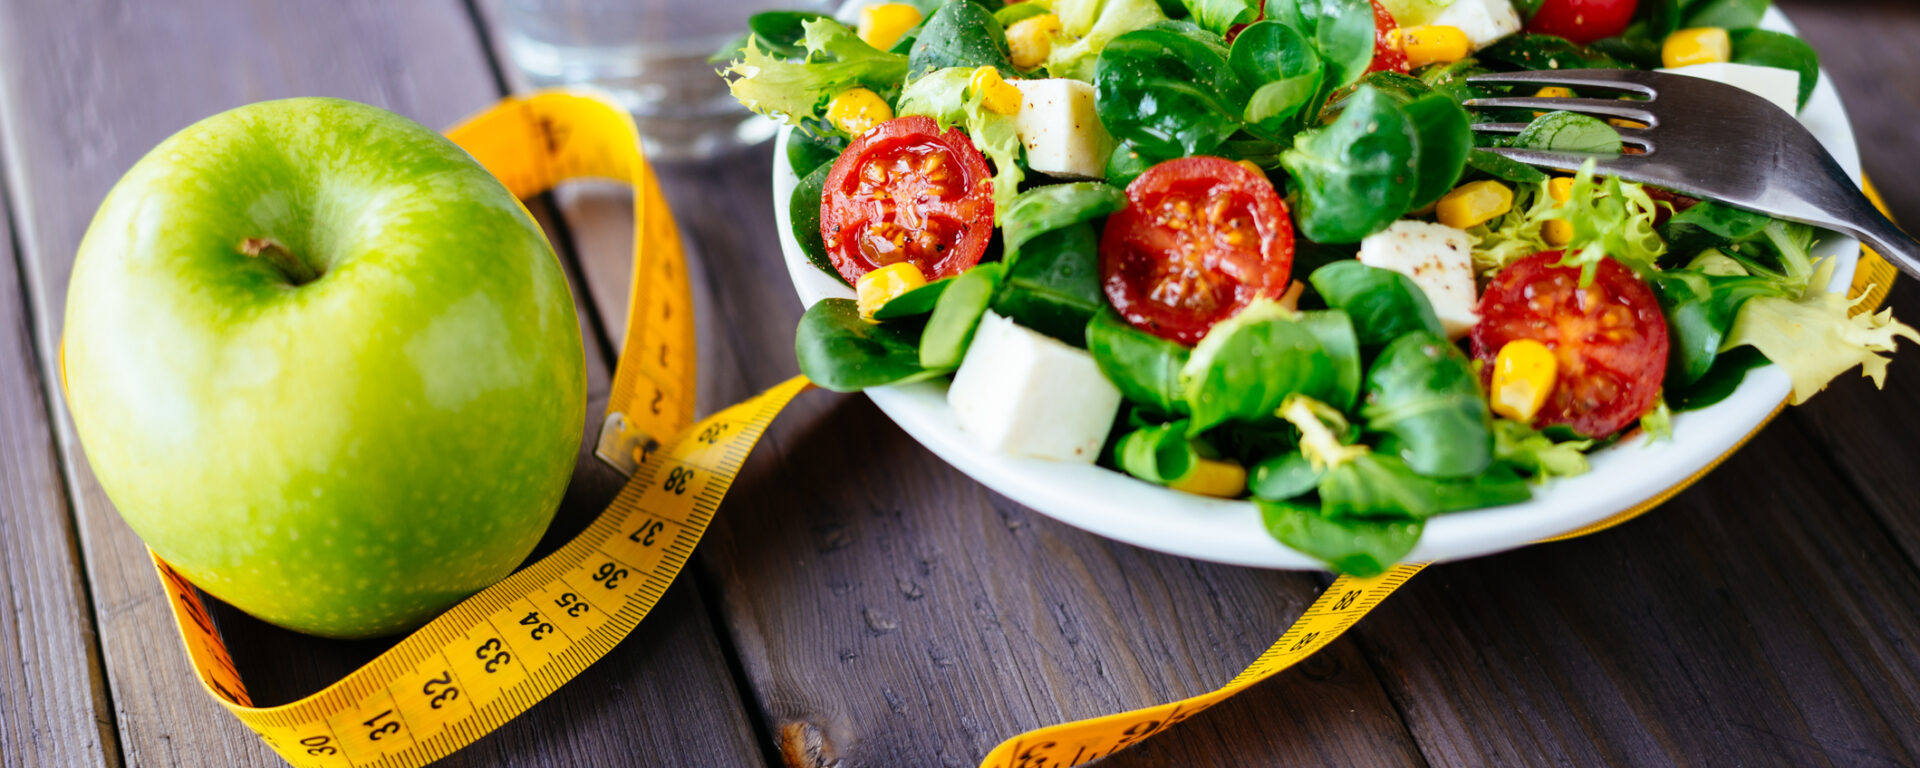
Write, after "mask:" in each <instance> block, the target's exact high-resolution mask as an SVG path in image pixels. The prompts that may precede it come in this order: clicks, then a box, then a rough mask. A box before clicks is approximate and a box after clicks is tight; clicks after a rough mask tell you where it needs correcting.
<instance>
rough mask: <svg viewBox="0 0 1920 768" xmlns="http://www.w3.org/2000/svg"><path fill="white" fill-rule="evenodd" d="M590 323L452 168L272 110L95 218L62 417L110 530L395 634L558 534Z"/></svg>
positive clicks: (326, 107)
mask: <svg viewBox="0 0 1920 768" xmlns="http://www.w3.org/2000/svg"><path fill="white" fill-rule="evenodd" d="M250 238H270V239H272V240H274V241H277V242H278V243H280V244H283V245H284V251H283V252H282V253H290V254H292V255H293V257H294V258H297V259H299V260H300V262H301V263H302V264H304V265H306V266H307V267H308V268H311V269H314V270H315V271H317V272H318V273H319V277H318V278H317V279H314V280H312V281H311V282H308V283H306V284H303V285H295V281H294V280H293V279H291V278H290V277H289V273H288V272H287V271H286V270H284V269H282V268H279V267H277V266H276V265H275V264H274V263H272V261H273V260H272V258H270V257H271V256H273V255H274V254H273V253H271V252H269V253H267V254H265V255H264V256H249V255H246V254H245V253H243V252H242V249H243V243H244V242H245V241H247V240H248V239H250ZM577 322H578V321H577V320H576V318H575V314H574V303H573V297H572V295H571V293H570V289H569V288H568V286H567V281H566V277H565V275H564V274H563V273H562V271H561V268H560V265H559V263H558V261H557V260H556V259H555V257H554V254H553V248H552V246H550V245H549V244H548V243H547V240H546V235H545V234H544V233H542V232H541V230H540V226H539V225H538V224H537V223H535V222H534V221H533V219H532V218H531V217H530V216H528V215H527V213H526V209H525V208H524V207H522V206H521V205H520V202H519V201H518V200H516V199H514V197H513V195H512V194H511V193H509V192H508V191H507V189H506V188H505V187H504V186H502V185H501V184H500V182H499V181H498V180H496V179H495V178H494V177H493V176H492V175H491V174H489V173H488V172H487V171H486V169H485V168H482V167H481V166H480V164H479V163H477V162H475V161H474V160H473V159H472V158H471V157H470V156H468V155H467V154H466V152H465V151H463V150H461V149H460V148H459V147H458V146H456V145H454V144H453V143H452V142H450V141H448V140H447V139H446V138H445V137H443V136H441V135H440V134H439V133H437V132H435V131H433V130H431V129H428V128H426V127H424V126H422V125H420V124H418V123H415V122H413V121H410V120H408V119H406V118H404V117H401V116H399V115H396V114H393V113H391V112H387V111H385V110H381V109H378V108H375V107H371V106H367V105H364V104H358V103H355V102H350V101H342V100H337V99H319V98H305V99H286V100H282V101H268V102H262V103H258V104H252V105H249V106H245V107H240V108H238V109H234V110H231V111H228V112H224V113H221V114H218V115H214V116H213V117H209V118H207V119H205V120H202V121H200V122H198V123H195V124H194V125H192V126H189V127H187V128H186V129H184V130H182V131H180V132H179V133H177V134H175V135H174V136H172V137H171V138H168V139H167V140H166V141H164V142H162V143H161V144H160V145H159V146H157V147H155V148H154V149H153V151H151V152H149V153H148V154H147V156H146V157H145V158H142V159H141V160H140V162H139V163H137V164H135V165H134V166H133V168H132V169H131V170H129V171H128V172H127V174H126V176H124V177H122V178H121V180H120V182H119V183H118V184H116V185H115V186H114V188H113V190H112V191H111V192H109V193H108V195H107V198H106V200H105V202H103V203H102V204H101V206H100V210H99V212H98V213H97V214H95V216H94V219H93V223H92V225H91V226H90V227H89V228H88V229H87V234H86V237H85V239H84V240H82V242H81V244H80V252H79V255H78V257H77V259H76V261H75V263H74V269H73V278H72V283H71V286H70V287H69V289H68V297H67V313H66V339H65V345H64V357H65V362H64V368H65V377H66V385H67V399H68V404H69V406H70V408H71V410H72V413H73V419H74V424H75V426H76V428H77V429H78V432H79V435H80V440H81V442H82V444H83V446H84V447H85V449H86V453H87V458H88V461H89V462H90V464H91V465H92V467H93V471H94V473H95V475H97V476H98V477H99V480H100V484H101V485H102V486H103V487H104V488H105V489H106V492H107V495H108V496H109V497H110V498H111V499H112V500H113V503H114V505H115V506H116V507H118V508H119V511H120V514H121V516H122V517H123V518H125V519H126V521H127V524H128V525H130V526H131V527H132V528H133V530H134V532H136V533H138V534H139V535H140V538H141V539H143V540H145V542H146V543H147V545H148V546H149V547H152V548H153V550H154V551H155V552H157V553H159V555H160V556H161V557H163V558H165V559H166V560H167V561H168V562H170V563H172V564H173V565H174V567H175V568H177V569H178V570H179V571H180V572H181V573H182V574H183V575H185V576H186V577H187V578H188V579H189V580H191V581H192V582H193V583H194V584H196V585H198V586H199V587H200V588H202V589H204V590H206V591H207V592H208V593H210V594H212V595H214V596H215V597H218V598H220V599H221V600H224V601H226V602H227V603H229V604H231V605H233V606H234V607H236V608H239V609H240V610H242V611H246V612H247V613H249V614H252V615H254V616H256V617H259V618H261V619H263V620H266V621H268V622H271V623H273V624H277V625H279V626H282V627H286V628H288V629H293V630H297V631H300V632H306V633H310V634H315V635H322V636H327V637H340V638H362V637H375V636H381V635H389V634H393V633H396V632H400V631H404V630H407V629H410V628H413V627H416V626H418V625H420V624H422V623H424V622H426V621H427V620H429V619H431V618H432V617H433V616H435V615H436V614H438V613H440V612H441V611H444V610H445V609H447V608H448V607H450V606H452V605H453V604H455V603H457V602H458V601H460V600H461V599H463V598H465V597H467V596H469V595H471V594H473V593H474V592H476V591H479V590H481V589H483V588H485V587H487V586H488V585H491V584H493V583H494V582H496V581H498V580H500V579H501V578H503V577H505V576H506V575H507V574H508V573H510V572H511V571H512V570H513V569H514V568H515V567H516V566H517V565H519V564H520V562H521V561H522V560H524V559H525V558H526V557H527V555H528V553H530V552H531V551H532V550H533V547H534V544H535V543H536V542H538V540H539V539H540V536H541V534H542V533H543V532H544V531H545V530H546V528H547V525H548V523H550V522H551V521H552V519H553V514H554V511H555V510H556V508H557V507H558V506H559V503H560V498H561V496H562V494H563V493H564V492H565V490H566V487H567V482H568V480H569V479H570V477H571V476H572V471H573V465H574V457H575V455H576V452H577V451H578V449H579V446H580V436H581V431H582V429H583V425H584V422H585V409H586V383H585V381H586V373H585V366H584V357H583V355H584V352H583V349H582V347H581V341H580V329H579V326H578V324H577Z"/></svg>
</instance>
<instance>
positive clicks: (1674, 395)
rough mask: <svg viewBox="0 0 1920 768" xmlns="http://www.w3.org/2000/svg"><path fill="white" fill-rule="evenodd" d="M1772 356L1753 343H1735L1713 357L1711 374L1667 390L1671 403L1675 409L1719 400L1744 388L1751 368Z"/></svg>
mask: <svg viewBox="0 0 1920 768" xmlns="http://www.w3.org/2000/svg"><path fill="white" fill-rule="evenodd" d="M1770 362H1772V361H1770V360H1768V359H1767V356H1766V355H1763V354H1761V353H1760V350H1757V349H1754V348H1753V347H1734V348H1733V349H1729V350H1727V351H1726V353H1725V354H1722V355H1720V357H1719V358H1718V359H1716V360H1714V361H1713V367H1712V368H1710V369H1708V370H1707V375H1705V376H1702V377H1700V380H1699V381H1696V382H1694V383H1693V386H1690V387H1686V388H1684V389H1680V390H1668V391H1667V392H1666V394H1665V397H1666V399H1667V406H1668V407H1670V408H1672V409H1673V410H1674V411H1676V412H1678V411H1697V410H1699V409H1701V408H1705V407H1707V406H1710V405H1714V404H1716V403H1719V402H1720V401H1722V400H1725V399H1727V398H1728V397H1729V396H1731V395H1732V394H1733V392H1734V390H1736V389H1739V388H1740V382H1742V381H1744V380H1745V379H1746V377H1747V372H1748V371H1751V370H1753V369H1755V368H1759V367H1760V366H1763V365H1767V364H1769V363H1770Z"/></svg>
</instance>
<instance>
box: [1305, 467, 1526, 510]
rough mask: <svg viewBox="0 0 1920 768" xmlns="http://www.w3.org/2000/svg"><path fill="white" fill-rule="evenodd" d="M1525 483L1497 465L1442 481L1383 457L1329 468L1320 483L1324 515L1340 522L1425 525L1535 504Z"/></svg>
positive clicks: (1510, 471)
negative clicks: (1473, 512)
mask: <svg viewBox="0 0 1920 768" xmlns="http://www.w3.org/2000/svg"><path fill="white" fill-rule="evenodd" d="M1532 496H1533V492H1532V490H1530V489H1529V488H1527V481H1526V478H1523V477H1521V476H1520V474H1519V473H1518V472H1515V471H1514V470H1513V469H1512V468H1511V467H1506V466H1501V465H1494V466H1492V467H1490V468H1488V469H1487V471H1486V472H1484V473H1482V474H1479V475H1478V476H1475V477H1469V478H1465V479H1460V480H1442V479H1437V478H1432V477H1426V476H1423V475H1421V474H1419V473H1417V472H1414V471H1413V468H1412V467H1410V466H1408V465H1407V463H1406V462H1405V461H1402V460H1400V459H1399V458H1396V457H1393V456H1384V455H1381V454H1378V453H1368V454H1364V455H1361V456H1360V457H1358V458H1356V459H1354V460H1353V461H1350V462H1347V463H1344V464H1341V465H1339V466H1335V467H1330V468H1328V469H1327V471H1326V474H1325V475H1324V476H1322V477H1321V478H1320V512H1321V514H1323V515H1325V516H1327V517H1330V518H1335V519H1341V518H1373V519H1387V520H1393V519H1406V518H1413V519H1416V520H1425V519H1427V518H1429V517H1433V516H1435V515H1443V514H1446V513H1448V512H1459V511H1461V510H1467V509H1480V508H1482V507H1498V506H1503V505H1507V504H1518V503H1520V502H1522V501H1526V500H1527V499H1529V498H1532Z"/></svg>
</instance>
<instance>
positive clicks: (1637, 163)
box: [1487, 147, 1691, 191]
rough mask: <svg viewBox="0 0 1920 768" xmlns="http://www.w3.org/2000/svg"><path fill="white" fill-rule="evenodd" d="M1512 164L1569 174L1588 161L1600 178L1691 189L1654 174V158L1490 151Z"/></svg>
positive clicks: (1574, 153) (1538, 151)
mask: <svg viewBox="0 0 1920 768" xmlns="http://www.w3.org/2000/svg"><path fill="white" fill-rule="evenodd" d="M1487 151H1489V152H1492V153H1494V154H1496V155H1500V156H1501V157H1505V158H1507V159H1509V160H1517V161H1519V162H1522V163H1526V164H1527V165H1538V166H1543V167H1546V168H1552V169H1554V170H1557V171H1566V172H1569V173H1572V172H1575V171H1578V170H1580V166H1581V165H1584V164H1585V163H1586V162H1587V161H1588V160H1593V161H1595V162H1594V173H1596V174H1598V175H1601V176H1617V177H1619V178H1622V179H1625V180H1627V181H1635V182H1639V183H1642V184H1652V185H1655V186H1659V187H1669V188H1676V189H1683V191H1684V189H1685V188H1686V187H1689V186H1691V185H1687V184H1685V183H1683V182H1676V181H1675V180H1674V179H1668V178H1664V177H1663V176H1662V175H1660V174H1657V173H1653V172H1652V170H1653V169H1654V168H1655V167H1656V166H1661V167H1664V166H1663V164H1662V163H1661V162H1660V161H1658V160H1655V159H1653V157H1652V156H1651V155H1592V154H1585V153H1580V152H1546V151H1542V150H1537V149H1514V148H1512V147H1495V148H1492V149H1489V150H1487Z"/></svg>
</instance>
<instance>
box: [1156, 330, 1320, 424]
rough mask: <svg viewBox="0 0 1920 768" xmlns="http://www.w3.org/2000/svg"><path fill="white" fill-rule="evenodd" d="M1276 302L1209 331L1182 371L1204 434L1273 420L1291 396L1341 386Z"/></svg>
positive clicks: (1185, 394) (1183, 389)
mask: <svg viewBox="0 0 1920 768" xmlns="http://www.w3.org/2000/svg"><path fill="white" fill-rule="evenodd" d="M1291 315H1292V313H1291V312H1289V311H1287V310H1286V309H1285V308H1283V307H1281V306H1280V305H1279V304H1275V303H1273V302H1270V301H1255V302H1254V303H1253V304H1251V305H1249V306H1248V307H1247V308H1246V309H1243V310H1241V311H1240V314H1238V315H1234V316H1233V317H1231V318H1228V319H1227V320H1225V321H1224V322H1221V323H1220V324H1218V325H1215V326H1214V327H1213V330H1211V331H1208V332H1207V335H1206V337H1205V338H1202V339H1201V340H1200V343H1199V344H1198V345H1196V346H1195V347H1194V349H1193V355H1192V356H1191V357H1190V358H1188V360H1187V364H1186V365H1185V366H1183V367H1181V369H1180V393H1181V398H1182V399H1184V400H1185V401H1186V403H1187V409H1188V412H1190V413H1191V414H1193V421H1192V423H1191V424H1190V425H1189V426H1188V434H1190V435H1198V434H1200V433H1202V432H1205V431H1206V430H1208V429H1212V428H1213V427H1215V426H1217V425H1219V424H1221V423H1223V422H1226V421H1228V420H1236V421H1261V420H1267V419H1271V418H1273V412H1274V409H1276V408H1279V407H1280V403H1281V401H1283V400H1285V399H1286V397H1287V395H1291V394H1295V393H1303V394H1307V395H1309V396H1313V397H1315V398H1319V397H1320V396H1322V395H1324V394H1326V393H1327V392H1329V391H1331V390H1332V389H1334V388H1335V387H1336V386H1337V383H1336V382H1337V374H1336V373H1335V371H1334V370H1333V364H1332V361H1330V360H1329V359H1328V357H1327V355H1326V353H1325V352H1324V351H1322V349H1321V346H1320V341H1319V339H1318V338H1317V337H1315V336H1314V334H1313V332H1312V331H1310V330H1308V329H1307V328H1306V326H1304V325H1301V324H1300V323H1298V322H1296V321H1295V320H1294V319H1293V317H1292V316H1291Z"/></svg>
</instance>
